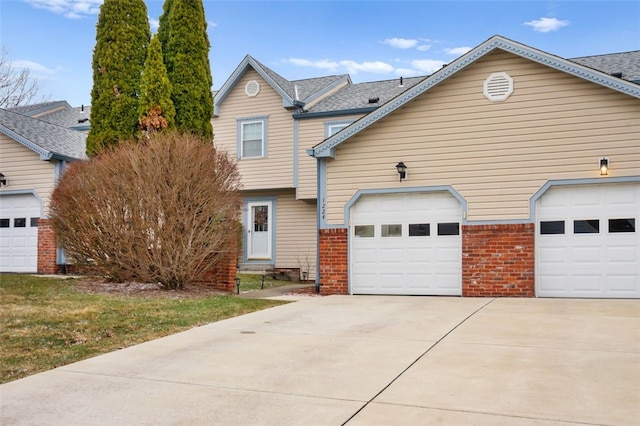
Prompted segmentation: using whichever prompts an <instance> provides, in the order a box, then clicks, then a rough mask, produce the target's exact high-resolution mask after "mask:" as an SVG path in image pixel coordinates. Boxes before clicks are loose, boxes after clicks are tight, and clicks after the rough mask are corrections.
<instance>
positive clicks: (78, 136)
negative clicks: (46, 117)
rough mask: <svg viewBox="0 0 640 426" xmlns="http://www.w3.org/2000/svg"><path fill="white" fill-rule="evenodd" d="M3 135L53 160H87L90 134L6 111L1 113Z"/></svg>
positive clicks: (1, 131) (0, 110) (0, 122)
mask: <svg viewBox="0 0 640 426" xmlns="http://www.w3.org/2000/svg"><path fill="white" fill-rule="evenodd" d="M0 133H3V134H5V135H7V136H9V137H10V138H12V139H15V140H17V141H18V142H20V143H22V144H23V145H25V146H26V147H27V148H30V149H32V150H34V151H36V152H38V153H40V154H41V155H44V156H46V157H49V158H52V157H54V158H64V159H76V160H81V159H86V158H87V155H86V140H87V135H86V134H84V133H82V132H78V131H76V130H71V129H67V128H65V127H62V126H59V125H56V124H52V123H48V122H46V121H43V120H40V119H37V118H32V117H29V116H26V115H23V114H18V113H16V112H12V111H8V110H6V109H0Z"/></svg>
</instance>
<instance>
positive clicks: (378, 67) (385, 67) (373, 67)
mask: <svg viewBox="0 0 640 426" xmlns="http://www.w3.org/2000/svg"><path fill="white" fill-rule="evenodd" d="M340 65H342V66H343V67H345V68H346V69H347V72H348V73H350V74H357V73H358V72H360V71H362V72H370V73H375V74H385V73H390V72H393V69H394V68H393V66H392V65H389V64H387V63H386V62H381V61H374V62H361V63H358V62H355V61H340Z"/></svg>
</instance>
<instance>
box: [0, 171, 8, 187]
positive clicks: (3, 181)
mask: <svg viewBox="0 0 640 426" xmlns="http://www.w3.org/2000/svg"><path fill="white" fill-rule="evenodd" d="M6 184H7V178H6V177H4V173H0V186H5V185H6Z"/></svg>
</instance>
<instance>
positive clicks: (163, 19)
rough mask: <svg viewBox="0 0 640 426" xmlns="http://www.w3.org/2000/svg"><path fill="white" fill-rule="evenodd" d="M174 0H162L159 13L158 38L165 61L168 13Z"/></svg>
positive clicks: (167, 38)
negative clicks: (160, 13) (160, 12)
mask: <svg viewBox="0 0 640 426" xmlns="http://www.w3.org/2000/svg"><path fill="white" fill-rule="evenodd" d="M173 1H174V0H164V3H163V4H162V15H160V19H159V25H158V39H159V40H160V44H161V45H162V59H163V61H164V62H165V64H166V63H167V56H166V55H167V42H168V41H169V31H170V30H169V13H170V12H171V6H173Z"/></svg>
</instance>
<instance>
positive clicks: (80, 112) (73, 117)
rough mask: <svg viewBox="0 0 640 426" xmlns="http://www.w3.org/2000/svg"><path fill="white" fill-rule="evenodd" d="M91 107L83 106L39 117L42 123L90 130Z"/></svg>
mask: <svg viewBox="0 0 640 426" xmlns="http://www.w3.org/2000/svg"><path fill="white" fill-rule="evenodd" d="M90 115H91V107H88V106H82V107H75V108H65V109H60V110H57V111H54V112H51V113H49V114H45V115H42V116H40V117H38V118H39V119H40V120H42V121H46V122H48V123H51V124H56V125H58V126H62V127H66V128H67V129H74V130H89V127H90V126H89V117H90Z"/></svg>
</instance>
